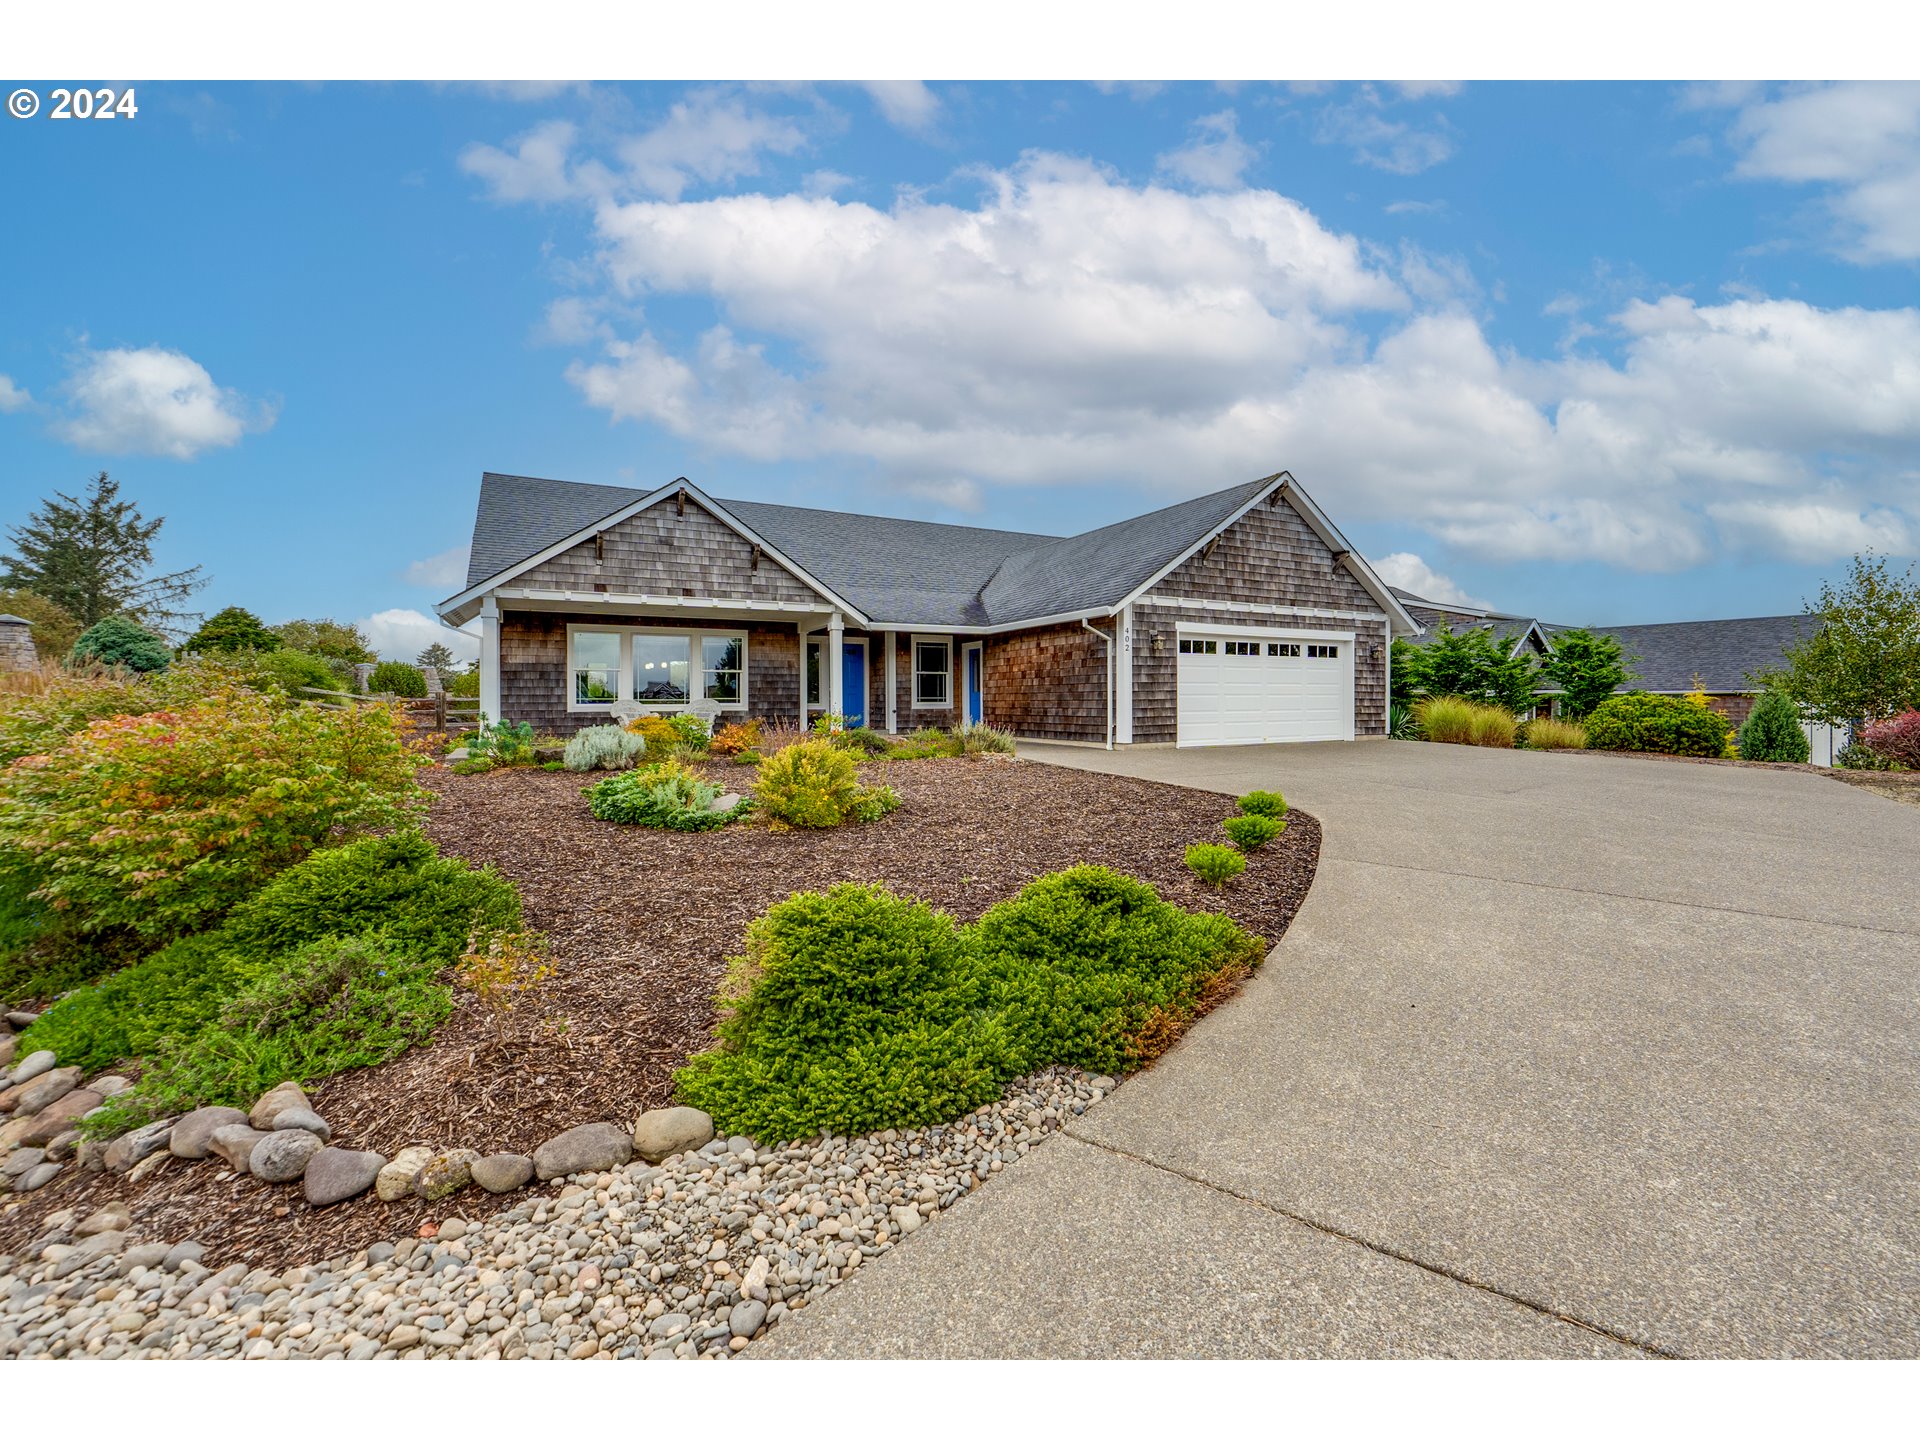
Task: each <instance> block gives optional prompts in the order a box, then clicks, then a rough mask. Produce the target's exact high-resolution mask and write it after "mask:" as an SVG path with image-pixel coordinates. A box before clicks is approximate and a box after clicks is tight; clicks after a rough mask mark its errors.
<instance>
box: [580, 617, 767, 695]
mask: <svg viewBox="0 0 1920 1440" xmlns="http://www.w3.org/2000/svg"><path fill="white" fill-rule="evenodd" d="M578 634H587V635H616V636H618V637H619V640H620V660H619V669H618V671H617V677H618V680H619V683H618V684H617V685H616V686H615V687H614V689H615V698H614V699H612V700H605V701H600V700H589V701H583V700H580V699H578V698H577V697H576V695H575V692H574V672H575V670H576V669H577V668H578V666H576V664H575V663H574V651H573V637H574V636H575V635H578ZM639 635H645V636H650V637H653V638H656V639H672V640H685V641H686V642H687V689H688V690H689V691H690V692H692V693H690V694H689V695H688V696H687V698H686V699H685V700H666V701H661V700H635V699H633V698H632V690H633V641H634V637H635V636H639ZM703 640H737V641H739V642H740V698H739V699H738V700H708V699H706V695H705V690H706V684H705V676H706V664H705V657H704V655H703V654H702V651H701V642H702V641H703ZM566 644H567V648H566V657H565V663H564V666H563V670H562V683H563V685H564V687H565V690H566V696H567V713H568V714H569V715H610V714H612V713H613V708H614V706H616V705H619V704H621V703H622V702H626V703H629V704H633V705H639V706H642V707H644V709H645V710H646V712H647V713H648V714H650V715H671V714H674V713H675V712H677V711H686V710H690V709H692V708H693V707H694V706H695V705H698V704H702V703H705V704H708V705H712V706H714V707H716V708H717V709H719V710H722V711H725V712H726V713H728V714H739V713H744V712H745V711H746V709H747V707H748V704H749V702H750V701H751V700H752V698H753V697H752V694H751V691H750V688H749V687H750V685H751V683H752V675H753V663H752V646H751V642H750V640H749V637H748V634H747V632H746V631H745V630H743V629H738V628H733V627H719V628H716V627H712V626H667V625H616V624H604V625H597V624H593V623H591V622H575V621H571V620H569V621H568V622H567V641H566Z"/></svg>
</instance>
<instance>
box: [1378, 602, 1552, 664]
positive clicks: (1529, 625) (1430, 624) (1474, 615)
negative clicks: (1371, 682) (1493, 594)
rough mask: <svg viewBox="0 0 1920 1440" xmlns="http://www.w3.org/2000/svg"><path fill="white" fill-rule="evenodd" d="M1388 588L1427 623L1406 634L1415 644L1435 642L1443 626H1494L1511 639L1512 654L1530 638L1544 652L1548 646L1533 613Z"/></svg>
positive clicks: (1498, 633)
mask: <svg viewBox="0 0 1920 1440" xmlns="http://www.w3.org/2000/svg"><path fill="white" fill-rule="evenodd" d="M1388 588H1389V589H1391V590H1392V591H1393V594H1394V598H1395V599H1396V600H1398V601H1400V603H1401V604H1402V605H1404V606H1406V607H1407V612H1408V613H1409V614H1410V615H1412V616H1413V618H1414V619H1416V620H1418V621H1419V622H1420V623H1421V624H1422V625H1424V626H1425V627H1426V628H1425V629H1424V630H1423V631H1421V633H1420V634H1418V635H1411V636H1408V637H1407V638H1408V639H1409V640H1410V641H1411V642H1412V643H1413V644H1415V645H1430V644H1432V643H1433V641H1434V639H1435V638H1436V637H1437V636H1438V635H1439V633H1440V631H1441V629H1442V628H1445V629H1448V630H1452V631H1454V632H1455V633H1458V632H1460V631H1463V630H1491V631H1492V632H1493V633H1494V634H1495V635H1497V636H1499V637H1500V638H1502V639H1504V640H1506V641H1508V642H1509V649H1508V651H1507V653H1508V654H1509V655H1514V654H1518V653H1519V651H1520V649H1521V648H1522V647H1523V646H1525V645H1527V644H1528V643H1529V642H1531V643H1532V644H1533V646H1534V648H1535V649H1537V650H1539V651H1541V652H1543V653H1544V652H1545V651H1546V649H1547V648H1548V647H1547V632H1546V628H1545V627H1544V626H1543V625H1542V623H1541V622H1540V621H1539V620H1537V619H1535V618H1534V617H1533V616H1531V615H1509V614H1506V613H1505V612H1504V611H1500V610H1488V609H1484V608H1482V607H1481V606H1478V605H1459V604H1455V603H1454V602H1453V601H1451V600H1428V599H1424V598H1423V597H1421V596H1419V595H1415V594H1413V593H1412V592H1411V591H1408V590H1402V589H1401V588H1400V587H1399V586H1398V585H1393V586H1389V587H1388Z"/></svg>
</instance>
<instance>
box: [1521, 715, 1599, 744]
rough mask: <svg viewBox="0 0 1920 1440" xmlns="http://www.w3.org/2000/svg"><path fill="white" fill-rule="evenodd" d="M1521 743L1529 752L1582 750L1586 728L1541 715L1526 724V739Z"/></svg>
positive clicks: (1571, 722) (1570, 721)
mask: <svg viewBox="0 0 1920 1440" xmlns="http://www.w3.org/2000/svg"><path fill="white" fill-rule="evenodd" d="M1522 743H1524V744H1525V745H1526V747H1527V749H1529V750H1584V749H1586V748H1587V728H1586V726H1584V725H1580V724H1577V723H1575V722H1574V721H1572V720H1556V719H1554V718H1553V717H1552V716H1551V715H1541V716H1538V717H1537V718H1535V719H1532V720H1529V721H1528V722H1527V733H1526V739H1525V740H1524V741H1523V742H1522Z"/></svg>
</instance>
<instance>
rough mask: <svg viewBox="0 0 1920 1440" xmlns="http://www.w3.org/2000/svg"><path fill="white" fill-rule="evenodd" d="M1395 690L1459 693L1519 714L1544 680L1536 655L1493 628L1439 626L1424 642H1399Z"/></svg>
mask: <svg viewBox="0 0 1920 1440" xmlns="http://www.w3.org/2000/svg"><path fill="white" fill-rule="evenodd" d="M1393 667H1394V680H1395V689H1396V690H1397V691H1399V690H1401V684H1402V682H1404V685H1405V689H1404V691H1402V693H1404V694H1407V695H1409V696H1420V695H1458V696H1461V697H1462V698H1463V699H1467V700H1477V701H1479V702H1480V703H1481V704H1483V705H1498V706H1500V707H1502V708H1503V709H1506V710H1511V711H1514V712H1515V713H1516V714H1517V713H1518V712H1520V711H1522V710H1525V709H1527V708H1528V707H1529V706H1530V705H1532V704H1533V694H1534V691H1535V689H1536V688H1538V686H1539V683H1540V674H1539V670H1538V669H1537V668H1536V667H1535V665H1534V661H1533V656H1532V655H1531V654H1529V653H1528V652H1527V651H1526V650H1525V649H1524V648H1523V649H1520V650H1518V651H1516V650H1515V649H1514V646H1513V641H1512V640H1511V639H1510V638H1509V637H1507V636H1504V635H1496V634H1494V633H1493V632H1492V631H1491V630H1488V629H1484V628H1478V627H1476V628H1474V629H1470V630H1453V629H1450V628H1448V627H1447V626H1444V625H1443V626H1441V627H1440V629H1439V630H1438V631H1436V632H1435V634H1434V637H1433V638H1432V639H1431V640H1429V641H1428V642H1427V643H1426V644H1424V645H1408V646H1407V647H1406V648H1405V649H1402V648H1401V647H1400V646H1399V645H1397V644H1396V645H1395V647H1394V652H1393Z"/></svg>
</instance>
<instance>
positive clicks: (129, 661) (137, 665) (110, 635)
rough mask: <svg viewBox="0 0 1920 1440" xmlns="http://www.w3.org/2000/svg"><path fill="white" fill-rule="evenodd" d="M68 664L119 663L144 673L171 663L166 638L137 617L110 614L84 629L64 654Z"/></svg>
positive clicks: (160, 668) (123, 667) (127, 668)
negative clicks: (66, 654)
mask: <svg viewBox="0 0 1920 1440" xmlns="http://www.w3.org/2000/svg"><path fill="white" fill-rule="evenodd" d="M67 663H68V664H70V665H87V664H94V665H118V666H120V667H121V668H122V669H125V670H133V671H137V672H139V673H141V674H146V673H148V672H151V671H154V670H164V669H166V668H167V666H169V665H170V664H172V663H173V651H171V650H170V649H168V648H167V642H166V641H165V640H164V639H162V638H161V637H160V636H158V635H156V634H154V633H153V631H151V630H149V629H147V627H146V626H144V625H142V624H140V623H139V622H138V621H136V620H130V619H128V618H127V617H126V616H125V615H109V616H108V617H107V618H106V619H104V620H101V621H99V622H98V623H97V624H94V625H92V626H90V627H88V628H87V629H86V630H83V631H82V632H81V633H80V638H79V639H78V640H76V641H74V642H73V651H72V653H71V654H69V655H68V656H67Z"/></svg>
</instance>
